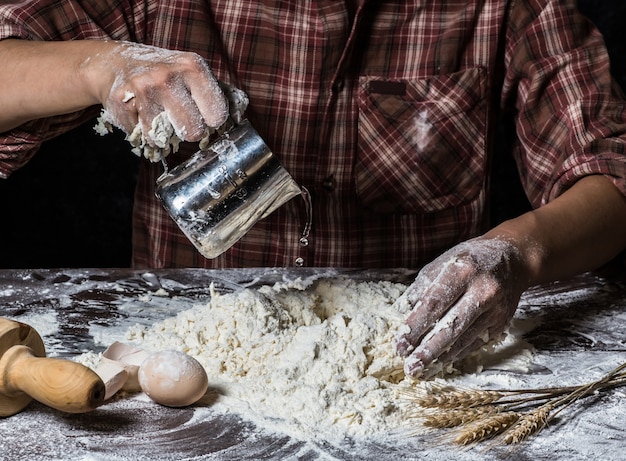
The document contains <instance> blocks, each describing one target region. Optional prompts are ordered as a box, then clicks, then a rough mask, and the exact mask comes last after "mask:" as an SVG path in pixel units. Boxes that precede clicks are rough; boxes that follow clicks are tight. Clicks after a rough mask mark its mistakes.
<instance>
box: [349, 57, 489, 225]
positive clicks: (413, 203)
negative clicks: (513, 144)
mask: <svg viewBox="0 0 626 461" xmlns="http://www.w3.org/2000/svg"><path fill="white" fill-rule="evenodd" d="M486 82H487V71H486V69H484V68H472V69H469V70H464V71H460V72H456V73H453V74H449V75H445V76H433V77H429V78H424V79H420V80H381V79H380V78H376V77H368V76H363V77H360V78H359V93H358V103H359V133H358V151H357V159H356V164H355V181H356V189H357V194H358V195H359V197H360V200H361V201H362V202H363V203H364V204H365V205H366V206H368V207H369V208H370V209H371V210H373V211H376V212H382V213H385V212H386V213H424V212H436V211H441V210H444V209H448V208H452V207H455V206H459V205H463V204H465V203H469V202H471V201H472V200H473V199H475V198H476V197H477V196H478V195H479V194H480V192H481V190H482V189H483V186H484V182H485V171H486V153H485V145H486V141H485V140H486V125H487V124H486V117H487V107H488V104H487V100H486V96H485V95H486V93H487V90H486V87H487V84H486Z"/></svg>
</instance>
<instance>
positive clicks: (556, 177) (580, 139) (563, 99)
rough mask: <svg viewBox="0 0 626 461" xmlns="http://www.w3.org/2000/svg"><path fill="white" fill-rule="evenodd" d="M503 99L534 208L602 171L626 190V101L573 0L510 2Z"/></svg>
mask: <svg viewBox="0 0 626 461" xmlns="http://www.w3.org/2000/svg"><path fill="white" fill-rule="evenodd" d="M505 67H506V70H505V77H504V86H503V93H502V98H503V99H502V105H503V107H504V111H505V114H506V113H507V110H510V113H512V114H513V115H512V117H513V119H514V121H515V124H514V125H515V135H516V136H515V137H514V138H515V141H514V147H513V154H514V156H515V159H516V161H517V163H518V166H519V170H520V175H521V179H522V184H523V185H524V188H525V190H526V193H527V195H528V197H529V199H530V201H531V203H532V204H533V206H534V207H539V206H541V205H543V204H545V203H548V202H549V201H551V200H553V199H554V198H556V197H558V196H559V195H560V194H561V193H563V192H564V191H565V190H567V189H568V188H569V187H571V186H572V185H573V184H574V183H575V182H576V181H577V180H578V179H579V178H581V177H583V176H586V175H592V174H601V175H605V176H606V177H608V178H609V179H610V180H611V181H612V182H613V183H614V184H615V186H616V187H618V188H619V189H620V191H621V192H622V193H623V194H625V195H626V105H625V102H624V97H623V93H622V92H621V91H620V89H619V87H618V86H617V84H616V83H615V82H614V81H613V80H612V78H611V74H610V71H609V69H610V63H609V57H608V54H607V51H606V47H605V45H604V41H603V38H602V36H601V34H600V33H599V32H598V30H597V29H595V27H594V26H593V25H592V24H591V22H590V21H589V20H587V19H586V18H585V17H583V16H582V15H580V14H579V13H578V11H577V10H576V7H575V5H574V2H573V1H557V0H547V1H546V0H517V1H515V2H513V7H512V10H511V17H510V21H509V28H508V30H507V39H506V44H505Z"/></svg>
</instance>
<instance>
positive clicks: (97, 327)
mask: <svg viewBox="0 0 626 461" xmlns="http://www.w3.org/2000/svg"><path fill="white" fill-rule="evenodd" d="M338 274H342V275H347V276H351V277H359V278H363V279H382V278H385V279H390V280H396V281H403V282H409V281H410V280H411V279H412V277H413V276H414V274H413V273H411V272H407V271H386V272H377V271H365V272H364V271H338V270H332V269H328V270H321V269H299V270H293V269H289V270H287V269H285V270H281V269H266V270H260V269H258V270H223V271H210V270H199V269H185V270H162V271H152V272H146V271H132V270H120V269H112V270H103V269H95V270H93V269H92V270H90V269H84V270H78V269H76V270H14V271H0V315H2V316H6V317H10V318H13V319H16V320H22V321H25V320H26V321H28V320H31V319H34V318H39V319H43V321H44V322H46V319H47V318H48V317H47V316H50V317H49V318H50V322H51V323H55V325H54V327H52V326H50V332H49V333H48V334H46V332H45V330H46V325H45V324H44V325H43V330H44V332H43V333H42V336H43V339H44V342H45V343H46V346H47V349H48V355H51V356H59V357H72V356H76V355H79V354H81V353H84V352H87V351H96V352H97V351H102V350H103V348H104V347H105V345H106V343H107V342H108V343H110V342H111V340H116V339H118V338H106V340H105V339H103V337H101V336H98V334H102V335H106V332H107V329H110V328H112V327H113V326H115V328H116V329H117V330H119V327H120V325H122V326H123V325H126V324H128V325H133V324H135V323H145V324H151V323H153V322H154V321H156V320H159V319H162V318H165V317H168V316H171V315H172V314H173V313H175V312H176V311H178V310H180V309H181V306H184V305H185V302H189V303H191V302H196V301H202V300H207V299H208V298H209V296H210V295H209V290H208V286H209V282H211V281H213V282H214V283H215V284H216V286H217V287H218V289H224V290H228V289H231V288H233V287H238V286H241V285H250V284H253V285H255V286H256V285H259V284H263V283H272V282H273V281H277V280H282V279H284V278H289V277H294V278H295V277H298V276H311V275H314V276H330V277H332V276H336V275H338ZM159 288H164V289H165V291H166V292H167V295H166V296H155V295H154V294H155V293H156V292H157V290H158V289H159ZM625 288H626V284H625V282H624V280H623V279H622V278H621V277H619V276H615V275H611V276H610V275H607V274H604V275H599V274H586V275H583V276H580V277H577V278H575V279H573V280H569V281H566V282H560V283H554V284H551V285H548V286H544V287H538V288H533V289H531V290H529V291H528V292H527V293H525V295H524V297H523V299H522V302H521V304H520V309H519V312H518V318H519V319H520V321H522V322H526V323H525V324H526V325H527V326H528V325H531V326H530V327H529V329H528V331H526V333H525V335H524V339H525V340H526V341H528V342H529V343H530V344H532V346H533V347H534V348H535V358H536V360H534V364H533V368H532V369H530V370H528V371H527V374H528V377H529V379H530V380H531V381H533V380H534V381H536V383H537V384H538V385H540V384H541V382H542V379H543V378H545V377H546V376H554V375H555V374H558V375H559V376H562V379H563V383H564V384H565V383H570V382H577V381H576V380H577V379H578V380H579V379H580V374H581V372H582V371H585V370H583V369H584V368H589V367H594V368H596V371H598V372H599V370H600V371H601V370H606V371H608V370H609V369H610V368H611V366H613V365H614V364H615V363H618V362H624V361H626V309H625V308H626V289H625ZM129 303H132V305H133V309H128V305H129ZM607 325H609V326H610V328H607ZM34 326H35V327H36V328H37V325H34ZM94 332H100V333H97V334H96V333H94ZM485 373H489V370H487V371H486V372H485ZM607 408H610V411H607V410H606V409H607ZM583 410H584V411H583ZM625 422H626V394H624V393H622V391H620V389H615V390H612V391H610V392H607V393H605V394H603V395H600V396H598V397H592V398H589V399H587V400H585V401H584V402H583V403H582V404H581V405H579V406H577V407H576V408H575V409H573V410H572V411H571V412H570V413H568V414H567V416H564V417H562V418H559V419H558V420H557V421H555V423H554V425H553V426H551V427H550V428H548V429H546V430H545V431H544V432H543V433H542V434H541V436H540V437H537V438H536V439H534V440H531V441H530V442H527V443H525V444H523V445H522V446H520V447H518V448H517V449H514V450H512V449H508V448H507V449H502V448H497V447H494V448H492V449H489V450H487V449H485V448H484V447H483V448H479V449H472V450H460V449H458V448H456V447H454V446H453V445H451V444H447V443H441V442H440V441H439V442H437V443H433V441H432V439H428V438H423V437H421V436H415V437H412V438H407V439H406V440H405V441H404V442H401V443H395V444H393V445H388V444H380V443H378V442H376V441H372V442H371V443H365V444H363V443H360V444H359V445H358V446H355V445H354V444H353V443H351V442H348V441H347V442H346V444H345V445H342V446H333V445H329V444H323V443H322V444H320V443H314V442H310V441H300V440H293V439H291V438H289V437H287V436H282V435H272V434H267V433H264V432H263V431H262V430H261V429H262V428H258V427H255V426H254V425H252V424H251V423H249V422H246V421H243V420H241V419H240V418H238V417H237V415H233V414H230V415H224V414H215V415H211V413H210V412H204V413H203V416H202V417H198V415H197V414H195V410H194V409H193V408H188V409H168V408H165V407H160V406H158V405H155V404H153V403H152V402H150V401H147V400H141V399H134V400H132V401H116V402H113V403H109V404H107V405H105V406H103V407H101V408H99V409H97V410H96V411H94V412H92V413H88V414H84V415H66V414H61V413H59V412H57V411H54V410H51V409H48V408H46V407H44V406H43V405H41V404H38V403H36V402H33V403H32V404H31V405H30V406H29V407H28V408H27V409H26V410H25V411H23V412H22V413H20V414H18V415H15V416H12V417H9V418H5V419H0V446H1V448H0V459H7V460H20V459H28V460H38V459H41V460H44V459H45V460H54V459H63V460H66V459H81V460H100V459H102V460H127V459H132V460H134V461H138V460H143V459H172V460H174V459H175V460H181V459H311V460H312V459H346V460H356V459H362V458H363V457H364V454H367V457H368V458H370V459H376V460H397V459H429V460H440V459H441V460H443V459H455V460H478V459H480V460H482V459H486V460H487V459H497V460H500V459H507V460H520V461H521V460H526V459H528V460H543V459H545V460H554V459H564V460H568V461H570V460H578V459H580V460H583V459H603V460H618V459H626V451H624V450H625V449H626V437H624V430H623V425H624V423H625Z"/></svg>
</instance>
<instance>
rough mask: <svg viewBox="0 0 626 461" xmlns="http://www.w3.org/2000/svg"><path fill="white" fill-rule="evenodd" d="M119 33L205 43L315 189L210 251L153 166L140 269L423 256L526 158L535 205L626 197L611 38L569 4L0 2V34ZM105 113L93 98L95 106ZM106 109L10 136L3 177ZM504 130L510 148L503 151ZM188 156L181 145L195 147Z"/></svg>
mask: <svg viewBox="0 0 626 461" xmlns="http://www.w3.org/2000/svg"><path fill="white" fill-rule="evenodd" d="M6 37H19V38H23V39H29V40H75V39H115V40H129V41H136V42H142V43H147V44H150V45H155V46H160V47H165V48H171V49H178V50H189V51H194V52H197V53H199V54H200V55H202V56H203V57H205V58H206V59H207V60H208V62H209V64H210V66H211V68H212V70H213V71H214V73H215V74H216V76H217V77H218V78H219V79H221V80H223V81H226V82H229V83H231V84H234V85H235V86H237V87H239V88H241V89H243V90H244V91H246V92H247V93H248V95H249V96H250V106H249V109H248V111H247V116H248V118H249V119H250V121H251V122H252V124H253V125H254V126H255V128H256V129H257V131H259V133H261V135H262V136H263V138H264V139H265V141H266V142H267V144H268V145H269V146H270V147H271V148H272V150H273V151H274V152H275V154H276V155H277V156H278V157H279V158H280V160H281V162H282V163H283V165H284V166H285V167H286V168H287V170H288V171H290V172H291V174H292V175H293V176H294V178H295V179H296V181H298V183H300V184H301V185H303V186H306V187H307V189H308V190H309V191H310V192H311V195H312V200H313V226H312V230H311V234H310V238H309V240H310V244H309V245H308V246H306V247H303V246H301V245H300V244H299V238H300V235H301V232H302V230H303V227H304V225H305V222H306V211H305V206H304V202H303V201H301V200H299V199H297V198H295V199H292V200H291V201H290V202H288V203H287V204H286V205H284V206H283V207H281V208H280V209H278V210H277V211H275V212H274V213H273V214H272V215H271V216H269V217H268V218H266V219H264V220H262V221H261V222H259V223H258V224H257V225H256V226H255V227H254V228H253V229H252V230H251V231H250V232H249V233H248V234H247V235H246V236H245V237H244V238H243V239H242V240H241V241H239V242H238V243H237V244H236V245H235V246H234V247H233V248H232V249H230V250H229V251H228V252H226V253H225V254H224V255H222V256H220V257H218V258H216V259H214V260H207V259H204V258H203V257H202V256H200V255H199V254H198V253H197V252H196V251H195V250H194V248H193V247H192V246H191V244H190V243H189V242H188V241H187V240H186V238H185V237H184V236H183V234H182V233H181V232H180V231H179V230H178V229H177V227H176V226H175V224H174V223H173V222H172V221H171V220H170V218H169V217H168V216H167V215H166V214H165V212H164V210H163V208H162V207H161V205H160V204H159V203H158V201H157V200H156V199H155V197H154V184H155V180H156V178H157V177H158V175H159V174H160V173H161V167H160V165H154V164H149V163H148V162H142V164H141V168H140V170H141V171H140V176H139V181H138V185H137V191H136V195H135V213H134V224H133V226H134V242H133V243H134V259H133V261H134V265H135V266H137V267H173V266H182V267H242V266H266V267H267V266H270V267H271V266H289V265H293V264H294V261H295V260H296V258H299V257H301V258H303V260H304V264H305V265H309V266H337V267H401V266H402V267H416V266H419V265H421V264H423V263H424V262H426V261H427V260H429V259H431V258H432V257H434V256H435V255H437V254H438V253H440V252H441V251H442V250H444V249H446V248H448V247H450V246H452V245H454V244H455V243H457V242H459V241H462V240H465V239H467V238H470V237H473V236H476V235H478V234H479V233H481V232H483V231H484V230H485V222H486V220H485V217H486V214H487V212H486V210H487V199H488V195H489V194H488V191H489V187H490V167H491V165H492V163H493V161H494V158H495V156H498V155H510V154H512V155H513V156H514V158H515V161H516V163H517V166H518V169H519V171H520V177H521V180H522V184H523V186H524V188H525V192H526V194H527V196H528V197H529V199H530V201H531V203H532V205H533V206H535V207H539V206H541V205H543V204H545V203H547V202H549V201H550V200H552V199H554V198H555V197H557V196H558V195H559V194H561V193H562V192H563V191H564V190H566V189H567V188H568V187H570V186H571V185H572V184H573V183H574V182H575V181H576V180H577V179H578V178H580V177H581V176H585V175H590V174H602V175H606V176H607V177H609V178H610V179H611V180H612V181H613V182H614V184H615V185H616V186H617V187H618V188H619V189H620V190H621V191H622V192H623V193H626V185H625V182H624V178H625V177H626V170H625V157H624V154H625V149H624V144H625V141H626V136H625V135H624V133H626V110H625V105H624V102H623V100H622V99H620V96H619V94H618V93H619V90H618V89H617V88H616V86H615V85H614V83H613V82H612V81H611V78H610V75H609V60H608V56H607V53H606V50H605V47H604V44H603V40H602V37H601V35H600V34H599V33H598V31H597V30H596V29H595V28H594V27H593V26H592V25H591V24H590V22H589V21H588V20H587V19H585V18H583V17H582V16H580V15H579V14H578V13H577V11H576V8H575V6H574V2H573V1H569V0H511V5H510V8H509V11H508V15H507V8H506V6H505V2H504V1H502V0H451V1H435V2H424V1H412V0H392V1H384V0H380V1H369V2H368V1H365V2H363V1H361V2H341V1H336V0H319V1H314V2H313V1H309V0H303V1H293V2H285V1H276V0H255V1H250V0H205V1H200V0H192V1H182V0H168V1H156V0H136V1H130V0H122V1H113V0H64V1H62V2H59V1H55V0H39V1H35V0H25V1H21V2H10V1H0V38H6ZM95 110H97V108H95ZM92 115H93V112H92V111H91V112H90V111H85V112H82V113H77V114H70V115H66V116H59V117H52V118H49V119H44V120H36V121H33V122H30V123H28V124H26V125H24V126H22V127H19V128H17V129H15V130H12V131H10V132H6V133H1V134H0V174H1V175H4V176H7V175H8V174H10V172H11V171H13V170H15V169H16V168H18V167H19V166H21V165H23V164H24V163H25V162H26V161H28V159H29V158H30V157H31V156H32V155H33V154H34V152H35V151H36V150H37V148H38V147H39V145H40V144H41V143H42V142H43V141H44V140H46V139H48V138H50V137H52V136H54V135H56V134H59V133H61V132H63V131H67V130H69V129H71V128H72V127H74V126H76V125H77V124H78V123H80V122H81V121H84V120H85V119H86V117H87V116H92ZM500 123H502V124H506V127H505V129H506V131H507V132H508V133H512V135H511V136H510V144H509V149H506V150H501V151H498V152H496V151H495V149H494V142H493V139H494V136H493V134H494V132H495V130H496V127H497V126H498V124H500ZM181 156H182V154H181Z"/></svg>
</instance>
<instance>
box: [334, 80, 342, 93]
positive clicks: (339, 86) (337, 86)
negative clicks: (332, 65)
mask: <svg viewBox="0 0 626 461" xmlns="http://www.w3.org/2000/svg"><path fill="white" fill-rule="evenodd" d="M344 86H345V83H344V81H343V80H337V81H336V82H335V83H334V84H333V91H334V92H335V93H341V91H342V90H343V87H344Z"/></svg>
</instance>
